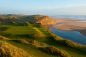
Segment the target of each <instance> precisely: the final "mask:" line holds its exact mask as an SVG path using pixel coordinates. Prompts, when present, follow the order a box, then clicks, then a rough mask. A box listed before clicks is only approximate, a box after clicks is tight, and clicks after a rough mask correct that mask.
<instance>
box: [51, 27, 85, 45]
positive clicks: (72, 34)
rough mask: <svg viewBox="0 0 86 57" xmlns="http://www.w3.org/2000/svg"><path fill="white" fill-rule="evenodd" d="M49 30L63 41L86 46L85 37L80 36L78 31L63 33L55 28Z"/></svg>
mask: <svg viewBox="0 0 86 57" xmlns="http://www.w3.org/2000/svg"><path fill="white" fill-rule="evenodd" d="M50 30H51V31H52V32H53V33H55V34H56V35H59V36H61V37H63V38H65V39H68V40H72V41H74V42H77V43H79V44H83V45H86V36H84V35H82V34H81V33H80V32H78V31H64V30H57V29H56V28H51V29H50Z"/></svg>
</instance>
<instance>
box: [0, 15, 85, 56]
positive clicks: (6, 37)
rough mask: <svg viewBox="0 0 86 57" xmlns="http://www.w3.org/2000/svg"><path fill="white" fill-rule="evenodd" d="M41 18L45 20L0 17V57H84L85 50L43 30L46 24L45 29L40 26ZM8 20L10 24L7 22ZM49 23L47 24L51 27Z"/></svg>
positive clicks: (27, 17) (35, 16) (23, 17)
mask: <svg viewBox="0 0 86 57" xmlns="http://www.w3.org/2000/svg"><path fill="white" fill-rule="evenodd" d="M8 17H9V18H8ZM14 17H15V18H14ZM45 18H48V17H46V16H41V15H32V16H9V15H8V16H3V22H2V20H1V19H2V18H1V19H0V21H1V23H0V47H3V48H0V50H1V51H0V57H85V56H86V54H85V53H86V46H82V45H79V44H77V43H75V42H72V41H69V40H65V39H63V38H62V37H59V36H57V35H55V34H53V33H52V32H51V31H49V29H47V28H46V26H47V24H45V25H46V26H45V25H43V23H40V22H42V21H43V22H44V20H45V21H46V19H45ZM8 19H9V20H10V21H11V22H7V20H8ZM48 19H49V18H48ZM41 20H42V21H41ZM39 21H40V22H39ZM53 22H54V21H53ZM53 22H52V23H48V24H49V25H52V24H54V23H53Z"/></svg>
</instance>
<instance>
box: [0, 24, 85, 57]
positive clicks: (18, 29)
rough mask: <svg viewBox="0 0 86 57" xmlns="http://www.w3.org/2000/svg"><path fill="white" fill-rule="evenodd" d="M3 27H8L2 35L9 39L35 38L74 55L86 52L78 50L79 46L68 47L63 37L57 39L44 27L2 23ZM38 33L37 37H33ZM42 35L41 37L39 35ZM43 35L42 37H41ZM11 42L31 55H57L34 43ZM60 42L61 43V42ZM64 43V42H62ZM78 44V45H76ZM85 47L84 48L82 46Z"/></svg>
mask: <svg viewBox="0 0 86 57" xmlns="http://www.w3.org/2000/svg"><path fill="white" fill-rule="evenodd" d="M1 27H7V29H6V30H5V31H3V32H0V34H1V35H4V36H6V37H8V38H9V39H15V40H16V39H33V40H37V41H39V42H43V43H47V44H49V45H52V46H55V47H57V48H59V49H62V50H65V51H66V52H68V53H69V54H70V55H71V56H73V57H85V56H86V54H85V52H83V51H80V50H78V47H77V48H75V47H74V48H72V47H68V46H66V45H64V41H62V39H60V40H57V42H56V41H54V40H56V39H55V37H56V36H55V37H54V36H52V33H50V32H49V31H47V30H46V29H44V28H42V27H34V26H32V25H29V26H13V25H1ZM35 34H36V36H37V37H33V36H34V35H35ZM39 36H40V37H39ZM41 36H42V37H41ZM59 38H60V37H59V36H57V39H59ZM8 42H10V43H11V44H13V45H15V46H17V47H19V48H22V49H24V50H26V51H27V52H28V53H30V54H31V55H33V56H35V57H45V56H46V57H55V56H52V55H50V54H47V53H44V52H42V51H40V50H38V49H37V48H35V47H34V46H32V45H27V44H24V43H20V42H16V41H14V40H13V41H8ZM59 42H60V43H59ZM61 43H63V44H61ZM67 43H69V44H70V43H71V42H67ZM76 46H77V45H76ZM81 49H83V48H81Z"/></svg>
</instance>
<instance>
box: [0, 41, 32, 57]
mask: <svg viewBox="0 0 86 57" xmlns="http://www.w3.org/2000/svg"><path fill="white" fill-rule="evenodd" d="M0 57H32V56H31V55H30V54H29V53H27V52H26V51H24V50H23V49H21V48H17V47H15V46H13V45H11V44H9V43H7V42H3V43H0Z"/></svg>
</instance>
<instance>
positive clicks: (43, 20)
mask: <svg viewBox="0 0 86 57" xmlns="http://www.w3.org/2000/svg"><path fill="white" fill-rule="evenodd" d="M38 22H39V23H40V24H41V25H42V26H44V27H50V26H52V25H55V24H56V23H57V21H56V20H55V19H53V18H50V17H48V16H44V17H42V18H41V19H40V20H39V21H38Z"/></svg>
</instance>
